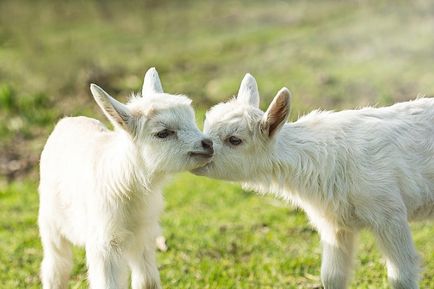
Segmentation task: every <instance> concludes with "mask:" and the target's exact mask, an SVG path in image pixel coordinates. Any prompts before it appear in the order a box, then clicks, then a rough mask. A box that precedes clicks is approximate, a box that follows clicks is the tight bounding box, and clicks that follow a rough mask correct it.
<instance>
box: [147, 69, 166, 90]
mask: <svg viewBox="0 0 434 289" xmlns="http://www.w3.org/2000/svg"><path fill="white" fill-rule="evenodd" d="M152 93H163V86H162V85H161V81H160V77H159V76H158V72H157V70H156V69H155V67H151V68H149V69H148V71H146V74H145V78H144V80H143V88H142V96H145V95H146V94H152Z"/></svg>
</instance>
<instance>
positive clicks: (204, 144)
mask: <svg viewBox="0 0 434 289" xmlns="http://www.w3.org/2000/svg"><path fill="white" fill-rule="evenodd" d="M202 147H203V148H204V149H206V150H209V151H210V152H211V153H213V152H214V150H213V147H212V140H210V139H209V138H204V139H203V140H202Z"/></svg>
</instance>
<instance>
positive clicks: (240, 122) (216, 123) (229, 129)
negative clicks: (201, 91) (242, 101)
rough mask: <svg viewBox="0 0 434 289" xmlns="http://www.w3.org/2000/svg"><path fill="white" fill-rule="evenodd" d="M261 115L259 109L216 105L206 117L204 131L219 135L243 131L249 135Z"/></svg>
mask: <svg viewBox="0 0 434 289" xmlns="http://www.w3.org/2000/svg"><path fill="white" fill-rule="evenodd" d="M262 114H263V112H262V111H260V110H259V109H256V108H253V107H250V106H244V105H238V104H236V103H233V102H229V103H224V104H218V105H216V106H215V107H213V108H211V110H210V111H209V112H208V113H207V115H206V121H205V131H208V132H211V131H212V132H215V133H217V132H218V133H219V134H222V133H233V132H243V131H244V132H249V133H251V132H252V130H253V128H254V127H255V123H257V122H258V121H259V119H260V118H261V116H262Z"/></svg>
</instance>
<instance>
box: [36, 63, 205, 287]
mask: <svg viewBox="0 0 434 289" xmlns="http://www.w3.org/2000/svg"><path fill="white" fill-rule="evenodd" d="M91 91H92V94H93V96H94V98H95V100H96V102H97V103H98V105H99V106H100V108H101V109H102V111H103V112H104V114H105V115H106V116H107V118H108V119H109V120H110V121H111V123H112V124H113V126H114V130H113V131H111V130H108V129H107V128H106V127H105V126H104V125H103V124H102V123H100V122H99V121H97V120H95V119H91V118H87V117H67V118H64V119H62V120H61V121H59V123H58V124H57V125H56V127H55V129H54V131H53V132H52V134H51V135H50V137H49V138H48V141H47V143H46V145H45V147H44V150H43V152H42V156H41V163H40V186H39V192H40V209H39V227H40V235H41V239H42V244H43V249H44V258H43V262H42V266H41V267H42V268H41V279H42V284H43V288H44V289H66V288H68V285H67V283H68V278H69V274H70V271H71V268H72V253H71V245H79V246H84V247H85V249H86V258H87V265H88V277H89V282H90V287H91V288H93V289H101V288H105V289H122V288H128V287H129V286H128V280H129V273H131V283H132V284H131V285H132V288H133V289H159V288H161V284H160V277H159V272H158V268H157V264H156V261H155V240H156V237H157V236H159V233H160V227H159V224H158V222H159V215H160V213H161V211H162V209H163V197H162V194H161V186H162V185H163V183H164V181H165V180H166V179H167V177H168V176H169V175H170V174H172V173H176V172H179V171H183V170H191V169H194V168H195V167H198V166H203V165H204V164H205V163H206V162H207V161H208V160H209V159H210V157H211V155H212V152H210V151H209V148H205V147H203V144H202V142H203V140H204V139H205V138H204V135H203V134H202V133H201V132H200V131H199V129H198V128H197V126H196V123H195V118H194V112H193V109H192V108H191V105H190V103H191V101H190V99H188V98H187V97H185V96H176V95H170V94H165V93H163V90H162V86H161V83H160V80H159V77H158V73H157V71H156V70H155V69H154V68H151V69H149V70H148V72H147V73H146V76H145V79H144V84H143V90H142V95H141V96H140V95H138V96H133V97H132V98H131V99H130V101H129V102H128V103H127V104H126V105H125V104H122V103H120V102H118V101H116V100H115V99H114V98H112V97H111V96H110V95H108V94H107V93H106V92H105V91H104V90H102V89H101V88H99V87H98V86H96V85H94V84H92V85H91ZM159 133H160V134H159ZM166 134H167V136H166ZM158 135H159V136H158ZM161 136H165V137H164V138H161ZM208 146H209V140H208Z"/></svg>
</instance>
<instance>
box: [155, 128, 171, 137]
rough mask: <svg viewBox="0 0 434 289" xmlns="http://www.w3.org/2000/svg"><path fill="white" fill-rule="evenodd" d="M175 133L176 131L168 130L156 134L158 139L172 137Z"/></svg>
mask: <svg viewBox="0 0 434 289" xmlns="http://www.w3.org/2000/svg"><path fill="white" fill-rule="evenodd" d="M173 133H175V132H174V131H171V130H168V129H163V130H162V131H159V132H157V133H156V134H155V136H156V137H158V138H166V137H168V136H170V135H172V134H173Z"/></svg>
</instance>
